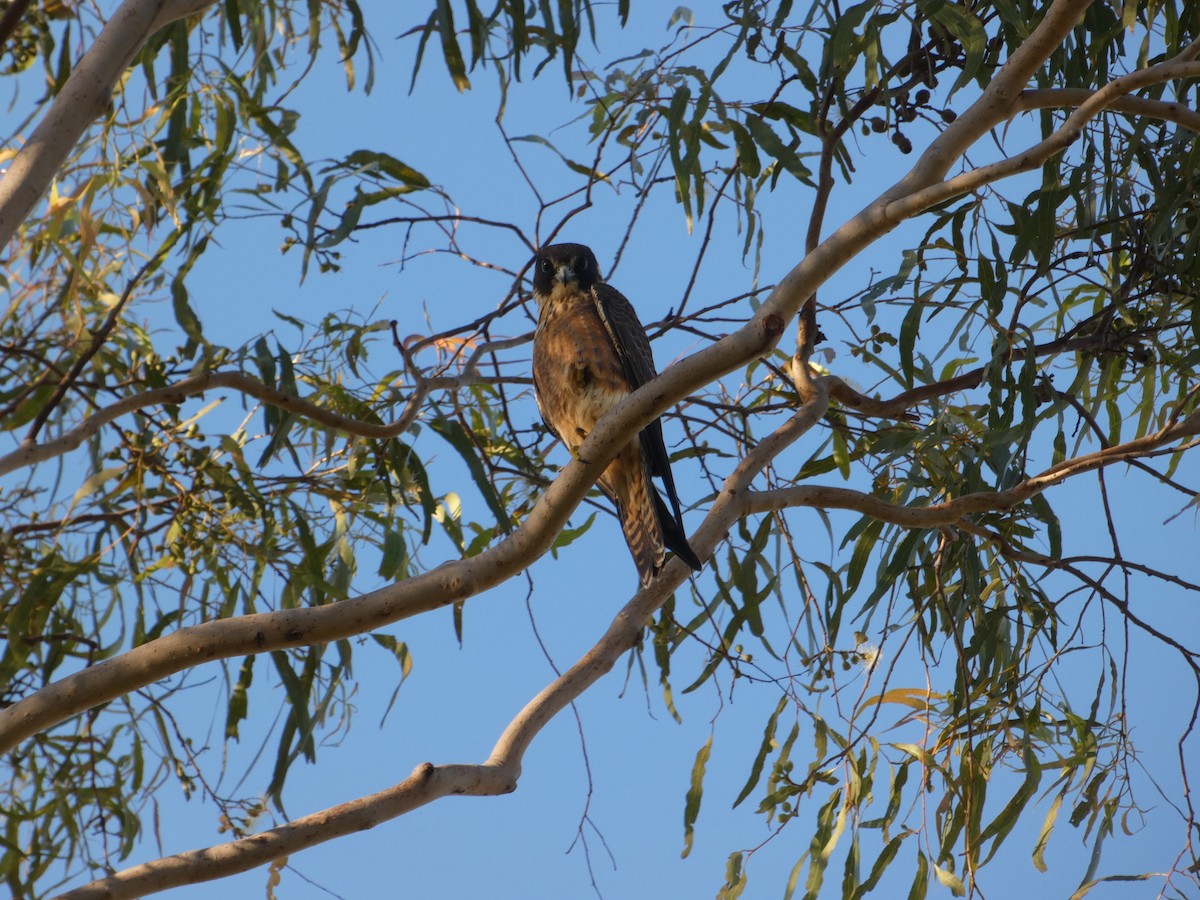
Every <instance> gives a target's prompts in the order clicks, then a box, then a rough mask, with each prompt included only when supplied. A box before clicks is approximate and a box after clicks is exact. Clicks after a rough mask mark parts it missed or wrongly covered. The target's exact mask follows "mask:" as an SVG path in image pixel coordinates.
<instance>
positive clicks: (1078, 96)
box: [1013, 88, 1200, 131]
mask: <svg viewBox="0 0 1200 900" xmlns="http://www.w3.org/2000/svg"><path fill="white" fill-rule="evenodd" d="M1094 93H1095V91H1092V90H1089V89H1088V88H1044V89H1033V90H1028V91H1021V96H1019V97H1018V98H1017V102H1016V103H1014V104H1013V112H1014V113H1017V112H1032V111H1033V110H1035V109H1061V108H1063V107H1067V106H1082V105H1083V104H1084V103H1086V102H1087V101H1088V99H1089V98H1090V97H1091V96H1092V94H1094ZM1105 109H1111V110H1115V111H1116V112H1120V113H1125V114H1126V115H1130V116H1145V117H1146V118H1150V119H1162V120H1163V121H1166V122H1174V123H1175V124H1176V125H1180V126H1182V127H1183V128H1187V129H1190V130H1191V131H1200V112H1196V111H1195V110H1194V109H1191V108H1190V107H1187V106H1184V105H1183V104H1182V103H1176V102H1174V101H1169V100H1151V99H1150V98H1148V97H1118V98H1117V99H1116V100H1114V101H1113V102H1112V103H1109V104H1108V105H1107V106H1106V107H1105Z"/></svg>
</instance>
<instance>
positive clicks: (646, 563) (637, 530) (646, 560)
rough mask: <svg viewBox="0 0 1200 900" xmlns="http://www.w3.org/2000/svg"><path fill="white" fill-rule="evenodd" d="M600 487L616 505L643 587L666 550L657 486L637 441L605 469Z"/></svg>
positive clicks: (660, 563)
mask: <svg viewBox="0 0 1200 900" xmlns="http://www.w3.org/2000/svg"><path fill="white" fill-rule="evenodd" d="M598 484H599V487H600V489H601V490H602V491H604V493H605V494H607V495H608V497H609V498H610V499H611V500H612V501H613V502H614V503H615V504H616V506H617V517H618V518H619V519H620V520H621V531H622V532H623V533H624V534H625V543H626V544H628V545H629V552H630V554H631V555H632V556H633V563H634V565H635V566H637V570H638V577H639V578H640V579H641V582H642V587H645V586H646V585H647V584H649V583H650V579H652V578H653V577H654V576H655V575H656V574H658V570H659V569H661V568H662V564H663V558H664V557H665V556H666V548H665V546H664V545H663V535H662V527H661V526H660V525H659V522H658V516H657V515H656V514H655V510H654V505H655V504H654V500H653V499H652V498H653V497H655V496H656V492H655V490H654V485H653V484H651V483H650V477H649V475H648V474H647V472H646V466H645V464H644V463H643V462H642V450H641V447H640V446H639V444H638V442H637V441H630V442H629V444H627V445H626V446H625V449H623V450H622V451H621V452H620V453H619V454H618V455H617V458H616V459H614V460H613V461H612V462H611V463H610V464H609V466H608V468H607V469H605V470H604V474H603V475H601V476H600V480H599V482H598Z"/></svg>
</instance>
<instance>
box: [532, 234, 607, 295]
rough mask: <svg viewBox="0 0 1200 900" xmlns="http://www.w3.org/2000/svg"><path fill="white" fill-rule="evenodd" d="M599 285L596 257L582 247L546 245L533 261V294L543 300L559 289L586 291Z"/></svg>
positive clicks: (574, 245)
mask: <svg viewBox="0 0 1200 900" xmlns="http://www.w3.org/2000/svg"><path fill="white" fill-rule="evenodd" d="M598 281H600V269H599V266H597V265H596V254H594V253H592V251H591V249H590V248H589V247H585V246H584V245H583V244H550V245H549V246H548V247H543V248H542V249H541V250H539V251H538V255H537V256H536V257H534V260H533V293H534V295H535V296H536V297H537V298H538V300H539V301H541V300H547V299H549V298H550V297H552V296H553V295H554V294H555V293H557V292H558V291H559V290H560V288H566V289H568V290H581V291H589V290H591V288H592V286H593V285H594V284H596V282H598Z"/></svg>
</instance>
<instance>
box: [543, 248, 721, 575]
mask: <svg viewBox="0 0 1200 900" xmlns="http://www.w3.org/2000/svg"><path fill="white" fill-rule="evenodd" d="M533 296H534V298H535V299H536V300H537V303H538V323H537V330H536V331H535V332H534V336H533V391H534V397H535V398H536V399H537V405H538V409H539V410H540V411H541V413H542V419H543V420H544V421H545V423H546V426H547V427H548V428H549V429H550V430H551V431H552V432H554V434H555V436H556V437H557V438H558V439H559V440H560V441H562V442H563V444H564V445H566V448H567V449H568V450H569V451H570V452H571V456H577V455H578V451H579V445H580V444H582V443H583V441H584V439H585V438H586V437H587V436H588V435H589V434H591V431H592V428H594V427H595V425H596V423H597V422H598V421H600V419H601V418H602V417H603V416H604V414H605V413H607V412H608V411H609V410H611V409H612V408H613V407H614V406H616V405H617V404H618V403H619V402H620V401H621V400H623V399H624V398H625V397H627V396H628V395H629V394H631V393H633V391H635V390H637V389H638V388H639V387H641V386H642V385H643V384H645V383H646V382H647V381H650V380H651V379H652V378H654V377H655V375H656V374H657V373H656V372H655V370H654V357H653V355H652V354H651V352H650V340H649V338H648V337H647V336H646V330H645V329H644V328H643V327H642V323H641V322H640V321H638V317H637V313H636V312H634V309H633V305H632V304H631V303H630V302H629V301H628V300H627V299H625V296H624V295H623V294H622V293H621V292H620V291H618V290H617V289H616V288H613V287H610V286H609V285H607V284H605V283H604V281H603V279H601V277H600V270H599V267H598V266H597V265H596V256H595V254H593V253H592V251H591V250H590V249H589V248H587V247H585V246H584V245H582V244H551V245H550V246H548V247H543V248H542V249H541V250H540V251H539V252H538V254H537V256H536V257H535V258H534V261H533ZM652 477H657V478H661V479H662V483H663V487H664V488H665V490H666V492H667V498H668V499H669V500H670V501H671V508H670V509H667V505H666V504H665V503H664V502H663V500H662V497H660V496H659V493H658V491H657V490H656V488H655V486H654V482H653V481H651V478H652ZM596 485H597V487H599V488H600V490H601V491H603V492H604V494H605V496H607V497H608V498H609V499H610V500H611V501H612V502H613V503H614V504H615V505H616V507H617V518H618V519H620V522H621V531H622V532H624V534H625V543H627V544H628V545H629V552H630V553H632V554H633V562H634V565H636V566H637V570H638V576H639V578H640V579H641V583H642V586H643V587H645V586H646V585H647V584H649V583H650V580H651V579H652V578H653V577H654V576H655V575H657V574H658V572H659V570H660V569H661V568H662V566H663V560H664V558H665V555H666V551H667V550H672V551H674V553H675V555H676V556H678V557H679V558H680V559H682V560H683V561H684V562H686V563H687V564H688V565H689V566H691V567H692V568H693V569H696V570H699V569H700V560H699V559H698V558H697V557H696V554H695V553H694V552H693V551H692V548H691V546H689V544H688V540H687V533H686V532H685V531H684V529H683V517H682V514H681V512H680V507H679V495H678V494H677V493H676V491H675V479H674V478H673V477H672V476H671V462H670V459H669V458H668V456H667V447H666V444H665V443H664V442H663V434H662V423H661V422H660V421H659V420H658V419H655V420H654V421H653V422H651V423H650V424H649V425H647V426H646V427H645V428H644V429H642V431H641V433H640V434H638V436H637V437H636V438H634V439H633V440H631V441H630V442H629V443H628V444H626V445H625V447H624V448H622V449H621V451H620V452H619V453H618V454H617V455H616V456H615V457H614V458H613V461H612V462H611V463H609V464H608V468H607V469H605V470H604V473H603V474H602V475H601V476H600V479H599V480H598V481H597V482H596Z"/></svg>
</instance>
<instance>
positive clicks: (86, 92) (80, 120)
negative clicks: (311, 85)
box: [0, 0, 216, 247]
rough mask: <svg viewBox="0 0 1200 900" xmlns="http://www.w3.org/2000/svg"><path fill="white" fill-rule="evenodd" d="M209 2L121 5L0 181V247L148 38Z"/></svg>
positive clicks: (142, 0) (152, 0) (145, 0)
mask: <svg viewBox="0 0 1200 900" xmlns="http://www.w3.org/2000/svg"><path fill="white" fill-rule="evenodd" d="M215 3H216V0H125V2H124V3H122V4H121V5H120V7H118V9H117V11H116V12H115V13H113V15H112V18H110V19H109V20H108V21H107V22H106V23H105V24H104V28H102V29H101V30H100V34H99V35H98V36H97V37H96V41H95V43H93V44H92V46H91V47H89V48H88V50H87V52H86V53H85V54H84V55H83V58H82V59H80V60H79V63H78V64H77V65H76V66H75V68H74V69H73V70H72V71H71V74H70V76H69V77H68V78H67V83H66V84H65V85H63V89H62V90H61V91H60V92H59V94H58V96H57V97H55V98H54V102H53V103H51V104H50V109H48V110H47V111H46V114H45V116H43V117H42V120H41V121H40V122H38V124H37V127H35V128H34V129H33V133H32V134H31V135H30V136H29V139H28V140H27V141H26V142H25V146H23V147H22V148H21V150H20V152H18V153H17V155H16V156H15V157H13V159H12V161H11V162H10V163H9V164H8V170H7V171H6V172H5V174H4V177H3V178H2V179H0V247H7V246H8V244H9V242H10V241H11V240H12V238H13V235H15V234H16V233H17V229H18V228H20V227H21V223H22V222H24V221H25V219H26V218H27V217H28V216H29V214H30V212H32V211H33V208H34V206H36V205H37V202H38V200H40V199H41V198H42V196H43V195H44V194H45V193H46V191H48V190H49V189H50V184H51V183H52V182H53V181H54V176H55V175H57V174H58V172H59V170H60V169H61V168H62V165H63V163H64V162H65V161H66V159H67V157H68V156H70V154H71V151H72V150H74V149H75V145H76V144H78V143H79V139H80V138H81V137H83V133H84V132H85V131H87V129H88V128H89V127H90V126H91V125H92V123H93V122H95V121H96V119H98V118H99V117H100V116H101V115H103V114H104V111H105V110H106V109H108V104H109V102H110V101H111V100H112V97H113V91H114V90H116V87H117V83H118V82H119V81H120V80H121V78H122V77H123V76H124V74H125V72H126V71H127V70H128V69H129V64H130V63H131V62H132V61H133V58H134V56H136V55H137V52H138V51H139V50H140V49H142V46H143V45H144V44H145V43H146V41H147V40H148V39H149V38H150V36H151V35H152V34H154V32H156V31H158V30H159V29H160V28H163V27H164V26H166V25H170V24H171V23H172V22H176V21H178V20H179V19H184V18H187V17H188V16H191V15H195V14H196V13H199V12H203V11H204V10H206V9H208V7H210V6H212V5H214V4H215Z"/></svg>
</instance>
